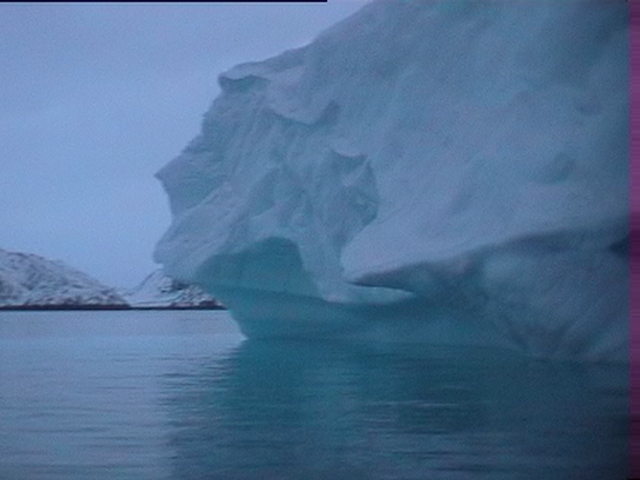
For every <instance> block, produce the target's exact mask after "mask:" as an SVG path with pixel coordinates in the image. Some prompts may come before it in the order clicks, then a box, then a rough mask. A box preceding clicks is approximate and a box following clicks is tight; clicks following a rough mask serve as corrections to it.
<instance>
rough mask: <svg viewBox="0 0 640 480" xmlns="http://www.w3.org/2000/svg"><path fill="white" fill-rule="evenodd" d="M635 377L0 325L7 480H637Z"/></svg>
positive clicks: (202, 337)
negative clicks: (631, 469)
mask: <svg viewBox="0 0 640 480" xmlns="http://www.w3.org/2000/svg"><path fill="white" fill-rule="evenodd" d="M627 373H628V371H627V368H626V367H621V366H603V365H578V364H570V363H550V362H544V361H539V360H531V359H525V358H522V357H518V356H515V355H514V354H512V353H505V352H501V351H494V350H486V349H456V348H428V347H421V348H416V347H415V346H414V347H409V346H400V345H395V346H393V347H392V346H390V345H386V346H383V345H380V344H378V345H371V344H369V345H354V344H351V343H340V342H336V341H334V342H328V341H322V342H320V341H318V342H311V341H299V342H296V341H268V342H267V341H252V340H245V339H244V338H243V337H242V336H241V335H240V334H239V332H238V330H237V329H236V328H235V326H234V324H233V322H232V321H231V320H230V318H229V316H228V314H227V313H226V312H211V311H196V312H131V311H125V312H52V313H47V312H2V313H0V479H2V480H23V479H29V480H40V479H46V480H49V479H51V480H63V479H64V480H76V479H78V480H79V479H136V480H141V479H169V480H174V479H175V480H178V479H180V480H182V479H185V480H186V479H221V480H226V479H229V480H243V479H286V480H289V479H291V480H293V479H296V480H306V479H308V480H314V479H331V480H341V479H345V480H347V479H349V480H359V479H363V480H364V479H374V480H377V479H408V480H412V479H421V480H422V479H437V480H439V479H444V480H449V479H456V480H457V479H492V480H493V479H505V480H507V479H508V480H517V479H532V480H533V479H536V480H538V479H542V480H554V479H558V480H561V479H562V480H566V479H593V480H608V479H611V480H617V479H622V478H625V473H626V467H627V430H628V414H627V407H628V386H627Z"/></svg>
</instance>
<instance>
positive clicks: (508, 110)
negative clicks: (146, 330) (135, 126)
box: [156, 0, 629, 360]
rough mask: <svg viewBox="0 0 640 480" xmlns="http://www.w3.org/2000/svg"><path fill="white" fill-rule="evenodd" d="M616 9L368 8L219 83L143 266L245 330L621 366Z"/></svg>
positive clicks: (597, 5)
mask: <svg viewBox="0 0 640 480" xmlns="http://www.w3.org/2000/svg"><path fill="white" fill-rule="evenodd" d="M627 8H628V7H627V4H626V2H624V1H615V0H613V1H611V0H610V1H599V0H593V1H592V0H567V1H562V2H551V1H542V0H540V1H518V0H515V1H510V2H481V1H473V0H466V1H463V0H443V1H433V2H424V1H420V0H418V1H411V0H406V1H402V2H400V1H376V2H373V3H371V4H369V5H367V6H365V8H363V9H362V10H361V11H359V12H358V13H356V14H355V15H353V16H352V17H350V18H348V19H347V20H345V21H343V22H341V23H339V24H337V25H336V26H334V27H333V28H331V29H329V30H327V31H325V32H324V33H323V34H321V35H320V36H319V37H318V38H317V39H316V40H315V41H314V42H312V43H311V44H309V45H308V46H306V47H303V48H300V49H296V50H291V51H287V52H285V53H283V54H282V55H280V56H277V57H275V58H271V59H268V60H266V61H263V62H256V63H247V64H243V65H240V66H238V67H235V68H233V69H231V70H230V71H228V72H226V73H224V74H222V75H221V76H220V77H219V84H220V87H221V89H222V93H221V95H220V96H219V97H218V98H217V99H216V100H215V102H214V103H213V105H212V107H211V109H210V110H209V111H208V112H207V113H206V115H205V117H204V121H203V125H202V131H201V133H200V134H199V135H198V136H197V137H196V138H195V139H194V140H193V141H192V142H191V143H190V144H189V145H188V146H187V147H186V148H185V150H184V151H183V152H182V154H181V155H180V156H178V157H177V158H176V159H175V160H173V161H172V162H170V163H169V164H168V165H167V166H166V167H164V168H163V169H162V170H161V171H160V172H159V173H158V178H159V179H160V180H161V181H162V183H163V185H164V188H165V190H166V191H167V193H168V195H169V198H170V206H171V211H172V215H173V223H172V225H171V227H170V228H169V230H168V231H167V232H166V234H165V235H164V237H163V238H162V239H161V241H160V242H159V244H158V246H157V249H156V258H157V260H158V261H160V262H161V263H163V264H164V266H165V269H166V271H167V272H168V273H169V274H170V275H171V276H172V277H174V278H178V279H180V280H183V281H187V282H193V283H196V284H199V285H201V286H202V287H204V288H205V289H206V290H207V291H209V292H210V293H211V294H213V295H214V296H215V297H216V298H219V299H220V300H221V301H222V302H223V303H224V304H225V305H227V306H228V307H230V309H231V312H232V314H233V316H234V317H235V318H236V320H237V321H238V322H239V324H240V326H241V327H242V329H243V330H244V332H245V333H246V334H248V335H253V336H273V335H278V336H279V335H342V336H355V337H358V338H394V339H401V340H404V339H408V340H416V341H421V342H427V343H428V342H433V343H456V344H480V345H502V346H508V347H513V348H517V349H520V350H522V351H524V352H526V353H528V354H531V355H536V356H543V357H556V358H580V359H596V360H598V359H601V360H625V359H626V358H627V353H628V350H627V304H628V299H627V295H628V292H627V285H628V278H627V277H628V273H627V266H628V256H627V251H626V246H627V245H628V231H627V230H628V224H627V220H628V203H627V202H628V187H627V181H628V143H629V137H628V135H629V133H628V113H629V112H628V98H627V89H628V72H627V70H628V45H627V34H628V12H627Z"/></svg>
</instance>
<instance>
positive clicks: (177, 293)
mask: <svg viewBox="0 0 640 480" xmlns="http://www.w3.org/2000/svg"><path fill="white" fill-rule="evenodd" d="M121 295H122V296H123V297H124V298H125V300H126V301H127V303H128V304H129V305H131V306H132V307H135V308H191V307H214V306H221V305H220V304H219V303H218V302H217V301H216V300H215V299H214V298H213V297H211V295H209V294H207V293H206V292H204V291H203V290H202V289H200V288H199V287H197V286H195V285H188V284H186V283H181V282H178V281H176V280H173V279H171V278H169V277H167V276H166V275H165V274H164V272H163V271H162V270H156V271H155V272H152V273H150V274H149V275H148V276H147V277H146V278H145V279H144V280H143V281H142V282H141V283H140V285H138V286H137V287H135V288H132V289H128V290H123V291H122V292H121Z"/></svg>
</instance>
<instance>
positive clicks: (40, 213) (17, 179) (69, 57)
mask: <svg viewBox="0 0 640 480" xmlns="http://www.w3.org/2000/svg"><path fill="white" fill-rule="evenodd" d="M365 3H367V2H366V0H338V1H335V0H334V1H331V0H330V1H329V3H324V4H322V3H316V4H313V3H307V4H304V3H300V4H284V3H273V4H248V3H244V4H214V3H193V4H178V3H158V4H150V3H131V4H95V3H79V4H72V3H69V4H46V3H41V4H26V3H25V4H6V3H3V4H0V86H1V88H0V182H1V184H0V185H1V186H0V248H2V249H6V250H12V251H21V252H28V253H36V254H39V255H42V256H45V257H47V258H50V259H55V260H62V261H63V262H65V263H67V264H69V265H71V266H73V267H75V268H78V269H80V270H82V271H84V272H86V273H88V274H90V275H92V276H94V277H95V278H97V279H98V280H100V281H102V282H105V283H107V284H109V285H114V286H133V285H135V284H137V283H138V282H140V281H141V280H142V279H143V277H145V276H146V275H147V274H148V273H150V272H151V271H152V270H154V269H155V268H157V266H156V265H154V263H153V260H152V257H151V256H152V251H153V248H154V245H155V243H156V241H157V240H158V239H159V238H160V236H161V235H162V233H163V232H164V230H165V229H166V228H167V226H168V224H169V210H168V202H167V199H166V197H165V194H164V192H163V190H162V188H161V186H160V183H159V182H158V181H157V180H156V179H155V178H154V177H153V175H154V173H155V172H156V171H158V170H159V169H160V168H161V167H162V166H163V165H164V164H166V163H167V162H168V161H169V160H171V159H172V158H173V157H175V156H176V155H178V154H179V153H180V151H181V150H182V148H183V147H184V146H185V145H186V144H187V142H188V141H189V140H190V139H191V138H192V137H194V136H195V135H196V134H197V133H198V131H199V128H200V121H201V118H202V115H203V114H204V112H205V111H206V110H207V108H208V107H209V105H210V104H211V102H212V101H213V99H214V98H215V97H216V95H217V94H218V92H219V90H218V86H217V83H216V78H217V76H218V74H219V73H221V72H222V71H224V70H226V69H228V68H230V67H232V66H233V65H236V64H238V63H242V62H246V61H252V60H261V59H264V58H268V57H270V56H272V55H275V54H278V53H280V52H282V51H283V50H286V49H289V48H293V47H298V46H301V45H304V44H306V43H308V42H309V41H310V40H312V39H313V38H314V37H315V36H316V35H317V34H318V33H319V32H320V31H322V30H323V29H325V28H326V27H328V26H330V25H332V24H334V23H336V22H337V21H339V20H341V19H343V18H345V17H347V16H348V15H350V14H352V13H353V12H355V11H356V10H358V9H359V8H360V7H361V6H362V5H364V4H365Z"/></svg>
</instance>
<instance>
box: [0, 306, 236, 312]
mask: <svg viewBox="0 0 640 480" xmlns="http://www.w3.org/2000/svg"><path fill="white" fill-rule="evenodd" d="M51 310H55V311H76V310H79V311H89V310H226V308H225V307H222V306H219V305H202V306H201V305H195V306H188V307H161V306H158V307H135V306H131V305H10V306H0V311H51Z"/></svg>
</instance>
